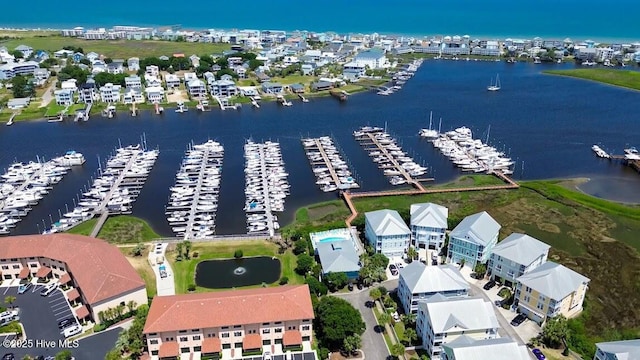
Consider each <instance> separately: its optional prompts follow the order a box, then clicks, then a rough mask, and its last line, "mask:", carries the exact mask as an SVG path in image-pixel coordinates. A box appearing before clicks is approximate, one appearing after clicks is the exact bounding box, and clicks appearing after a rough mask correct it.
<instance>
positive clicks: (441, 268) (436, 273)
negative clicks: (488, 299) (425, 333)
mask: <svg viewBox="0 0 640 360" xmlns="http://www.w3.org/2000/svg"><path fill="white" fill-rule="evenodd" d="M469 289H470V287H469V283H468V282H467V281H466V280H465V279H464V277H463V276H462V274H461V273H460V270H459V269H458V268H457V267H455V266H453V265H438V266H427V265H425V264H423V263H422V262H420V261H414V262H412V263H411V264H409V265H407V266H405V267H404V268H403V269H400V279H399V281H398V299H400V303H401V304H402V308H403V309H404V313H405V314H417V313H418V305H419V302H420V301H425V300H427V299H428V298H430V297H431V296H433V295H435V294H441V295H443V296H444V297H447V298H451V297H460V296H468V295H469Z"/></svg>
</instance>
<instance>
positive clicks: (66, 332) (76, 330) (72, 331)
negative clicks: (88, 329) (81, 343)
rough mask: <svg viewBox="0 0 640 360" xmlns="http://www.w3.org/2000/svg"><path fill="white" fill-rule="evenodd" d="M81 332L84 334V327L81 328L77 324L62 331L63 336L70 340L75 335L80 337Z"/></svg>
mask: <svg viewBox="0 0 640 360" xmlns="http://www.w3.org/2000/svg"><path fill="white" fill-rule="evenodd" d="M81 332H82V326H80V325H78V324H75V325H73V326H69V327H68V328H66V329H64V330H63V331H62V335H63V336H64V337H65V338H68V337H71V336H74V335H78V334H80V333H81Z"/></svg>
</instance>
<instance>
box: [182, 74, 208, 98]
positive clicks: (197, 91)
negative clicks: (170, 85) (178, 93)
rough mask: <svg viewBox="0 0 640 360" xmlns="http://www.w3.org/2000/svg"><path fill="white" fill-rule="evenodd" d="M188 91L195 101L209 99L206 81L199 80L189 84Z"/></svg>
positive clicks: (191, 81)
mask: <svg viewBox="0 0 640 360" xmlns="http://www.w3.org/2000/svg"><path fill="white" fill-rule="evenodd" d="M187 91H188V92H189V96H191V97H192V98H193V99H205V98H206V97H207V86H206V85H205V83H204V81H202V80H200V79H197V78H196V79H194V80H190V81H189V82H187Z"/></svg>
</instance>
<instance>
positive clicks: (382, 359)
mask: <svg viewBox="0 0 640 360" xmlns="http://www.w3.org/2000/svg"><path fill="white" fill-rule="evenodd" d="M381 285H383V286H384V287H386V288H387V290H389V291H392V290H394V289H396V288H397V287H398V280H397V279H394V280H388V281H385V282H383V283H382V284H381ZM377 286H378V285H377ZM371 289H373V287H369V288H364V289H362V290H358V289H357V288H356V289H354V290H353V291H351V292H348V293H336V294H333V296H337V297H340V298H343V299H345V300H347V301H348V302H349V303H350V304H351V305H353V307H355V308H356V309H358V310H359V311H360V314H362V320H363V321H364V323H365V325H366V327H367V328H366V329H365V331H364V333H363V334H362V351H364V354H365V358H366V359H367V360H386V359H387V357H388V356H389V350H388V349H387V345H386V344H385V342H384V337H383V336H382V333H379V332H376V326H377V325H378V323H377V322H376V318H375V316H374V315H373V310H372V309H371V308H369V307H367V303H368V302H370V301H371V298H370V297H369V290H371Z"/></svg>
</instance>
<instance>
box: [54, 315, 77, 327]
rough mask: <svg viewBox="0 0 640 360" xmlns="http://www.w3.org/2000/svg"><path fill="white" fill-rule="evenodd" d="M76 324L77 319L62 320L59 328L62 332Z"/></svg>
mask: <svg viewBox="0 0 640 360" xmlns="http://www.w3.org/2000/svg"><path fill="white" fill-rule="evenodd" d="M75 323H76V319H75V318H72V317H70V318H66V319H62V320H60V321H59V322H58V328H59V329H60V330H63V329H64V328H68V327H69V326H71V325H73V324H75Z"/></svg>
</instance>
